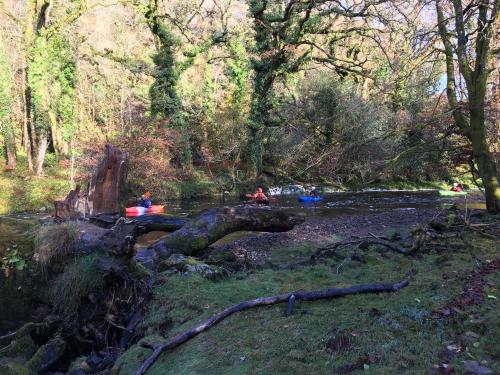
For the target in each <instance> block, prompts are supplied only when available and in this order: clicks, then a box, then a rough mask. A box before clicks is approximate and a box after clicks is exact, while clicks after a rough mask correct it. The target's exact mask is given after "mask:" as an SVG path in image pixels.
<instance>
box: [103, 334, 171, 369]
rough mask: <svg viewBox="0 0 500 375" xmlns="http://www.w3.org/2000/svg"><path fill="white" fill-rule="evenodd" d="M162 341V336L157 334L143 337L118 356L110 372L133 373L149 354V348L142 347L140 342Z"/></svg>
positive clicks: (156, 342) (152, 342)
mask: <svg viewBox="0 0 500 375" xmlns="http://www.w3.org/2000/svg"><path fill="white" fill-rule="evenodd" d="M162 341H163V338H162V337H161V336H158V335H151V336H147V337H144V338H143V339H142V340H140V341H139V342H138V343H137V344H135V345H134V346H132V347H131V348H130V349H129V350H127V351H126V352H125V354H124V355H122V356H121V357H119V358H118V360H117V361H116V363H115V365H114V366H113V368H112V369H111V374H112V375H122V374H133V373H134V371H135V370H136V369H137V368H138V367H139V366H140V365H141V363H142V362H143V361H144V360H146V358H147V357H148V356H149V355H150V354H151V349H147V348H143V347H142V346H141V344H142V343H148V344H153V345H154V344H158V343H161V342H162Z"/></svg>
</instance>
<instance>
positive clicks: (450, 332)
mask: <svg viewBox="0 0 500 375" xmlns="http://www.w3.org/2000/svg"><path fill="white" fill-rule="evenodd" d="M445 215H446V213H445V212H443V211H441V210H430V209H429V210H411V211H401V210H394V211H389V212H385V213H378V214H372V215H363V216H342V217H337V218H329V219H327V218H308V219H307V220H306V222H305V223H304V224H302V225H300V226H298V227H296V228H295V229H294V230H293V231H291V232H288V233H281V234H257V235H254V236H250V237H245V238H242V239H240V240H238V241H236V242H235V243H234V244H226V245H219V246H215V247H214V248H213V249H212V252H211V254H210V256H209V257H208V259H209V260H210V259H217V258H218V257H217V255H222V257H219V259H223V258H224V254H226V255H227V254H228V253H232V254H233V255H235V256H236V257H237V258H238V259H239V261H240V262H242V263H243V264H244V265H245V266H244V267H242V268H241V269H240V270H238V271H236V272H233V273H232V274H230V276H228V277H225V278H223V279H219V280H209V279H206V278H203V277H202V276H199V275H195V274H193V275H189V276H187V275H182V274H172V273H171V272H168V271H166V272H163V273H161V274H160V275H159V279H158V282H157V284H156V286H155V288H154V292H153V300H152V301H151V302H150V303H149V305H148V307H147V311H146V318H145V320H144V321H143V322H142V323H141V325H140V332H141V334H142V335H144V338H143V339H142V340H141V341H142V342H148V343H157V342H160V341H164V340H166V339H169V338H172V337H173V336H175V335H176V334H177V333H180V332H182V331H185V330H188V329H190V328H191V327H193V326H195V325H197V324H199V323H200V321H202V320H204V319H207V318H208V317H209V316H211V315H212V314H214V313H216V312H218V311H220V310H222V309H224V308H226V307H229V306H230V305H233V304H235V303H238V302H240V301H243V300H247V299H252V298H256V297H262V296H271V295H277V294H280V293H284V292H288V291H294V290H316V289H321V288H328V287H346V286H351V285H355V284H369V283H379V282H398V281H400V280H404V279H408V280H409V281H410V284H409V286H408V287H406V288H404V289H402V290H400V291H398V292H397V293H388V294H378V295H376V294H365V295H353V296H347V297H343V298H338V299H335V300H321V301H309V302H307V301H300V302H298V303H297V305H296V310H295V313H294V314H293V315H291V316H289V317H286V316H285V310H286V306H285V305H273V306H269V307H261V308H256V309H251V310H247V311H244V312H240V313H237V314H234V315H232V316H231V317H229V318H227V319H225V320H224V321H223V322H221V323H219V324H218V325H216V326H215V327H213V328H211V329H210V330H208V331H207V332H204V333H202V334H200V335H198V336H197V337H195V338H194V339H192V340H191V341H189V342H187V343H185V344H184V345H182V346H180V347H178V348H176V349H173V350H171V351H168V352H167V353H164V354H162V355H161V357H160V358H159V359H158V361H157V362H156V363H155V364H154V365H153V367H152V368H151V369H150V370H149V371H148V374H150V375H153V374H165V373H172V374H200V373H204V374H332V373H334V374H351V373H352V374H355V373H362V372H363V373H365V372H366V370H370V371H369V373H371V374H429V373H432V374H452V373H460V374H461V373H466V372H467V371H469V372H470V373H478V372H477V371H480V370H483V371H485V370H484V368H489V369H491V371H492V373H498V371H500V362H499V357H500V344H499V343H500V318H499V316H498V307H499V306H498V299H497V298H499V297H500V294H499V291H498V287H499V285H500V274H499V272H498V271H499V270H500V260H499V254H500V253H499V250H500V242H499V241H498V238H500V218H498V217H491V216H488V215H484V214H481V213H478V214H477V215H473V217H472V219H471V221H472V223H473V225H474V226H473V227H465V226H463V225H461V224H454V225H452V226H451V227H448V228H447V229H445V230H442V231H432V230H430V233H434V234H433V235H432V236H431V238H430V239H429V238H428V239H427V240H426V242H425V244H424V245H423V246H422V247H421V248H420V249H419V251H418V252H417V253H416V254H414V255H402V254H399V253H395V252H392V251H390V250H388V249H387V248H383V247H379V246H369V247H367V248H358V247H357V246H350V247H349V246H346V247H341V248H337V249H336V250H335V251H327V252H326V253H325V254H324V256H320V257H313V258H312V257H311V255H313V254H316V253H317V251H318V249H319V248H321V247H325V246H327V245H328V244H329V243H332V242H336V241H339V240H342V239H346V238H349V237H351V236H366V235H368V236H372V235H375V236H386V237H389V238H394V239H396V238H398V237H401V238H403V239H404V238H405V237H407V236H408V235H409V234H410V232H411V231H413V230H414V229H415V227H420V228H428V227H427V224H428V223H429V221H431V220H433V219H441V220H449V217H445ZM448 216H449V215H448ZM482 231H484V232H486V234H484V233H483V232H482ZM150 353H151V351H150V350H149V349H146V348H143V347H140V346H139V345H135V346H133V347H132V348H130V349H129V350H128V351H127V352H126V353H125V354H124V356H122V357H121V358H120V359H119V361H118V362H117V363H116V364H115V367H114V369H113V371H112V373H114V374H120V375H127V374H132V373H133V371H134V370H136V369H137V367H138V366H139V364H140V363H141V362H142V361H143V360H144V359H145V358H146V357H147V356H148V355H149V354H150ZM474 371H476V372H474ZM483 373H487V372H483Z"/></svg>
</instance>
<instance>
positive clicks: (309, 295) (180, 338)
mask: <svg viewBox="0 0 500 375" xmlns="http://www.w3.org/2000/svg"><path fill="white" fill-rule="evenodd" d="M407 285H408V281H407V280H403V281H400V282H398V283H394V284H368V285H355V286H351V287H349V288H328V289H320V290H314V291H305V292H289V293H285V294H281V295H278V296H271V297H260V298H256V299H253V300H248V301H243V302H240V303H238V304H236V305H233V306H231V307H228V308H227V309H225V310H223V311H221V312H219V313H217V314H215V315H213V316H212V317H210V318H209V319H208V320H206V321H204V322H203V323H201V324H199V325H197V326H196V327H194V328H192V329H190V330H189V331H186V332H183V333H180V334H178V335H177V336H175V337H174V338H173V339H172V340H170V341H167V342H165V343H163V344H159V345H156V346H151V345H148V344H143V346H144V347H147V348H150V349H153V353H152V354H151V355H150V356H149V357H148V358H147V359H146V360H145V361H144V362H143V363H142V365H141V366H140V367H139V368H138V369H137V371H136V372H135V373H134V375H142V374H144V373H145V372H146V371H147V370H148V369H149V368H150V367H151V366H152V365H153V363H154V362H155V361H156V360H157V359H158V357H159V356H160V355H161V353H163V352H164V351H166V350H168V349H173V348H175V347H177V346H179V345H181V344H184V343H185V342H187V341H189V340H191V339H192V338H193V337H195V336H197V335H198V334H200V333H201V332H204V331H206V330H208V329H209V328H211V327H213V326H215V325H216V324H217V323H219V322H221V321H222V320H224V319H225V318H227V317H228V316H230V315H232V314H234V313H236V312H239V311H243V310H247V309H251V308H253V307H258V306H267V305H274V304H277V303H284V302H288V303H289V305H288V310H289V312H290V313H291V310H292V309H293V302H295V301H296V300H303V301H314V300H319V299H326V298H334V297H343V296H347V295H352V294H361V293H381V292H396V291H398V290H400V289H402V288H404V287H405V286H407ZM292 297H293V298H292ZM292 301H293V302H292Z"/></svg>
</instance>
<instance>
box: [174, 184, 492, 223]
mask: <svg viewBox="0 0 500 375" xmlns="http://www.w3.org/2000/svg"><path fill="white" fill-rule="evenodd" d="M455 203H456V204H458V205H459V206H463V207H465V205H466V204H467V206H468V208H484V202H483V201H482V196H481V194H480V193H479V192H475V191H474V192H471V193H470V194H469V195H468V196H467V197H440V196H439V193H438V192H437V191H436V190H419V191H366V192H338V193H328V194H324V199H323V200H322V201H320V202H315V203H303V202H299V201H298V196H297V195H281V196H275V197H272V201H271V203H270V207H273V208H281V209H285V210H290V211H292V212H301V213H303V214H305V215H306V216H329V217H331V216H342V215H355V214H360V215H361V214H366V213H371V212H381V211H388V210H394V209H400V210H407V209H410V210H411V209H419V208H437V207H446V206H450V205H452V204H455ZM165 205H166V213H167V214H170V215H174V216H187V217H192V216H196V215H197V214H198V213H199V212H200V211H202V210H204V209H207V208H214V207H223V206H227V207H236V206H242V205H250V206H251V205H252V203H251V202H244V201H243V200H242V199H239V198H236V197H227V198H225V199H223V198H222V197H218V198H211V199H203V200H189V201H171V202H168V201H167V202H166V203H165Z"/></svg>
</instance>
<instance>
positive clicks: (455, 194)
mask: <svg viewBox="0 0 500 375" xmlns="http://www.w3.org/2000/svg"><path fill="white" fill-rule="evenodd" d="M439 195H440V196H442V197H460V196H464V195H467V192H466V191H451V190H439Z"/></svg>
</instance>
